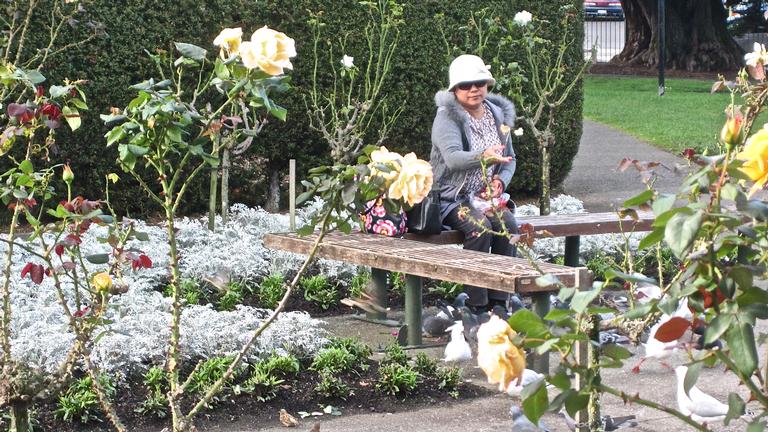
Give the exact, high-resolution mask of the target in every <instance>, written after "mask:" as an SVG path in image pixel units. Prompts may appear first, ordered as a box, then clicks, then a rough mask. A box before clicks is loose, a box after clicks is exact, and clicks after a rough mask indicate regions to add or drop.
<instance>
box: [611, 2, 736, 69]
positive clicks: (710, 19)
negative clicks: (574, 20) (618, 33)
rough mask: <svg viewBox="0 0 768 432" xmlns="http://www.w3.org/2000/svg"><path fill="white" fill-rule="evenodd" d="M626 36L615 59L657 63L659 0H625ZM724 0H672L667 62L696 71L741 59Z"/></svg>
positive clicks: (669, 65)
mask: <svg viewBox="0 0 768 432" xmlns="http://www.w3.org/2000/svg"><path fill="white" fill-rule="evenodd" d="M621 5H622V7H623V8H624V15H625V20H626V21H625V22H626V26H627V40H626V43H625V45H624V50H623V51H622V52H621V53H620V54H619V55H617V56H616V57H614V58H613V60H612V62H613V63H617V64H624V65H638V66H647V67H656V66H658V64H659V56H658V47H659V44H658V34H659V32H658V30H659V29H658V1H657V0H622V1H621ZM726 17H727V12H726V9H725V6H723V3H722V1H721V0H667V1H666V16H665V20H666V26H665V45H666V51H665V57H666V58H665V66H666V67H667V68H669V69H679V70H687V71H691V72H708V71H724V70H734V69H738V68H739V67H740V66H741V65H742V58H743V57H742V55H743V51H742V49H741V48H740V47H739V46H738V45H737V44H736V42H735V41H734V40H733V38H732V37H731V35H730V34H729V32H728V29H727V27H726Z"/></svg>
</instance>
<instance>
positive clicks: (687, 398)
mask: <svg viewBox="0 0 768 432" xmlns="http://www.w3.org/2000/svg"><path fill="white" fill-rule="evenodd" d="M686 372H688V367H686V366H678V367H676V368H675V375H676V376H677V408H678V409H679V410H680V412H681V413H683V415H687V416H690V417H691V419H693V421H697V422H699V423H712V422H719V421H722V420H724V419H725V416H726V414H728V405H726V404H724V403H722V402H720V401H719V400H717V399H715V398H713V397H712V396H710V395H708V394H706V393H704V392H703V391H701V390H699V388H698V387H696V386H695V385H694V386H693V387H691V389H690V390H689V391H688V394H685V385H684V381H685V374H686Z"/></svg>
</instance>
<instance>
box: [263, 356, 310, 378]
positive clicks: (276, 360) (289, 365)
mask: <svg viewBox="0 0 768 432" xmlns="http://www.w3.org/2000/svg"><path fill="white" fill-rule="evenodd" d="M254 368H258V369H261V370H263V371H264V372H266V373H269V374H272V375H275V376H277V377H286V376H288V375H292V374H296V373H298V372H299V370H300V368H301V365H300V364H299V359H297V358H296V357H295V356H294V355H292V354H288V355H278V354H274V353H273V354H272V355H270V356H269V357H267V358H266V359H264V360H262V361H260V362H258V363H256V364H255V365H254Z"/></svg>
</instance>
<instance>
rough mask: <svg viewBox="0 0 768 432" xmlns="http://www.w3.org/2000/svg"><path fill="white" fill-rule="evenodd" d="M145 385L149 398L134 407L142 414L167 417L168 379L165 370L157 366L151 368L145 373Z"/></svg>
mask: <svg viewBox="0 0 768 432" xmlns="http://www.w3.org/2000/svg"><path fill="white" fill-rule="evenodd" d="M143 382H144V386H145V387H146V388H147V398H146V399H145V400H144V401H142V403H141V404H139V406H138V407H136V408H135V409H134V411H135V412H137V413H139V414H142V415H152V416H155V417H158V418H165V417H166V416H167V415H168V398H167V397H166V396H165V394H166V392H167V391H168V379H167V377H166V375H165V371H164V370H163V369H162V368H160V367H157V366H153V367H151V368H149V370H148V371H147V372H146V373H145V374H144V380H143Z"/></svg>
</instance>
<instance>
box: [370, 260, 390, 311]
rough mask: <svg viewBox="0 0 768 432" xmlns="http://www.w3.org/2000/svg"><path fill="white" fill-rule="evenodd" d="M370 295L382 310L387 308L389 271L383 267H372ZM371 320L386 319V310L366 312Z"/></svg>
mask: <svg viewBox="0 0 768 432" xmlns="http://www.w3.org/2000/svg"><path fill="white" fill-rule="evenodd" d="M368 295H370V296H371V299H372V300H373V302H374V303H376V305H378V306H380V307H381V309H382V311H384V310H386V309H387V272H386V271H385V270H382V269H377V268H371V283H370V285H369V286H368ZM365 317H366V318H368V319H369V320H386V319H387V313H386V312H366V313H365Z"/></svg>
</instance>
